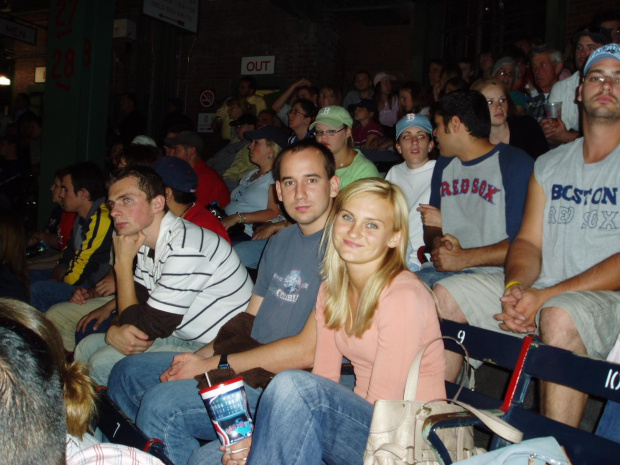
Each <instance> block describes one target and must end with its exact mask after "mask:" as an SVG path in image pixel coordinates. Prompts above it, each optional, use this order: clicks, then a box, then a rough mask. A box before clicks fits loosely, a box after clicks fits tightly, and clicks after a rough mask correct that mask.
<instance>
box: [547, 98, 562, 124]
mask: <svg viewBox="0 0 620 465" xmlns="http://www.w3.org/2000/svg"><path fill="white" fill-rule="evenodd" d="M544 105H545V117H546V118H549V119H552V120H554V122H556V123H558V119H559V118H560V117H561V116H562V102H545V104H544Z"/></svg>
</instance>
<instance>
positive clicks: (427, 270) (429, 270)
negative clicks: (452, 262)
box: [415, 263, 473, 289]
mask: <svg viewBox="0 0 620 465" xmlns="http://www.w3.org/2000/svg"><path fill="white" fill-rule="evenodd" d="M425 265H426V266H422V268H421V269H419V270H417V271H415V274H417V275H418V277H419V278H420V279H421V280H422V281H424V282H425V283H426V285H427V286H428V287H430V288H431V289H432V288H433V286H434V285H435V284H436V283H438V282H439V281H441V280H442V279H444V278H449V277H450V276H453V275H455V274H461V273H473V271H472V270H461V271H437V270H436V269H435V267H434V266H433V264H432V263H425Z"/></svg>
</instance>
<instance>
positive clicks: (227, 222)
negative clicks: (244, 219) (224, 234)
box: [222, 213, 239, 231]
mask: <svg viewBox="0 0 620 465" xmlns="http://www.w3.org/2000/svg"><path fill="white" fill-rule="evenodd" d="M237 223H239V215H238V214H237V213H233V214H232V215H230V216H227V217H226V218H222V224H223V225H224V227H225V228H226V231H228V230H229V229H230V228H232V227H233V226H234V225H236V224H237Z"/></svg>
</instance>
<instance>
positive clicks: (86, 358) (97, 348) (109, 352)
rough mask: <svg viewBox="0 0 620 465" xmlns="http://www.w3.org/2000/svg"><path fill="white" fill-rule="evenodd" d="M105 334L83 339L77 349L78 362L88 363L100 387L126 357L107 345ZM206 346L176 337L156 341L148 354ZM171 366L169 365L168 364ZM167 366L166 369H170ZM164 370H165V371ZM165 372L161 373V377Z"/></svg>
mask: <svg viewBox="0 0 620 465" xmlns="http://www.w3.org/2000/svg"><path fill="white" fill-rule="evenodd" d="M105 336H106V335H105V334H91V335H90V336H87V337H86V338H84V339H82V340H81V341H80V343H79V344H78V345H77V346H76V347H75V352H74V355H75V359H76V360H77V361H78V362H82V363H87V364H88V365H89V366H88V369H89V372H90V378H91V379H92V380H93V381H94V382H95V383H96V384H99V385H102V386H107V385H108V378H109V376H110V372H111V371H112V368H113V367H114V365H116V363H118V362H119V361H120V360H122V359H124V358H125V357H126V356H125V355H123V354H121V353H120V352H119V351H118V350H116V349H115V348H114V347H112V346H110V345H108V344H106V342H105ZM203 346H204V344H203V343H201V342H194V341H184V340H183V339H179V338H178V337H175V336H169V337H166V338H163V339H161V338H160V339H155V341H154V342H153V344H152V345H151V347H149V348H148V349H147V350H146V351H147V352H194V351H196V350H198V349H200V348H201V347H203ZM138 355H141V354H134V355H130V356H129V358H133V357H137V356H138ZM168 366H169V364H168ZM168 366H166V367H165V368H168ZM165 368H164V369H165ZM163 371H164V370H162V371H160V372H159V373H158V374H157V376H159V375H160V374H161V373H162V372H163Z"/></svg>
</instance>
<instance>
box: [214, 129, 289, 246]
mask: <svg viewBox="0 0 620 465" xmlns="http://www.w3.org/2000/svg"><path fill="white" fill-rule="evenodd" d="M244 137H245V138H246V139H249V140H251V141H252V143H251V144H250V161H251V162H252V163H254V164H255V165H256V166H257V167H258V169H256V170H253V171H251V172H249V173H248V174H246V175H245V176H244V177H243V178H242V179H241V181H239V185H238V186H237V188H235V189H234V190H233V191H232V192H231V194H230V203H229V204H228V205H227V206H226V210H225V211H226V214H227V215H228V216H227V217H226V218H224V219H222V224H223V225H224V227H225V228H226V230H228V235H229V236H230V239H231V241H232V243H233V245H235V244H237V243H239V242H243V241H249V240H250V239H251V238H252V225H253V224H254V223H264V222H266V221H269V220H271V219H273V218H275V217H276V216H278V215H279V214H280V209H279V208H278V202H277V200H276V196H275V192H274V189H273V184H274V183H275V181H274V179H273V175H272V174H271V169H272V167H273V162H274V160H275V158H276V156H277V155H278V154H279V153H280V152H281V151H282V149H283V148H284V147H286V146H287V141H286V136H285V135H284V133H283V132H282V131H280V129H279V128H276V127H275V126H264V127H262V128H260V129H257V130H256V131H248V132H246V133H245V134H244ZM236 224H242V225H244V228H243V232H240V233H232V234H231V231H230V228H232V227H233V226H234V225H236Z"/></svg>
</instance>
